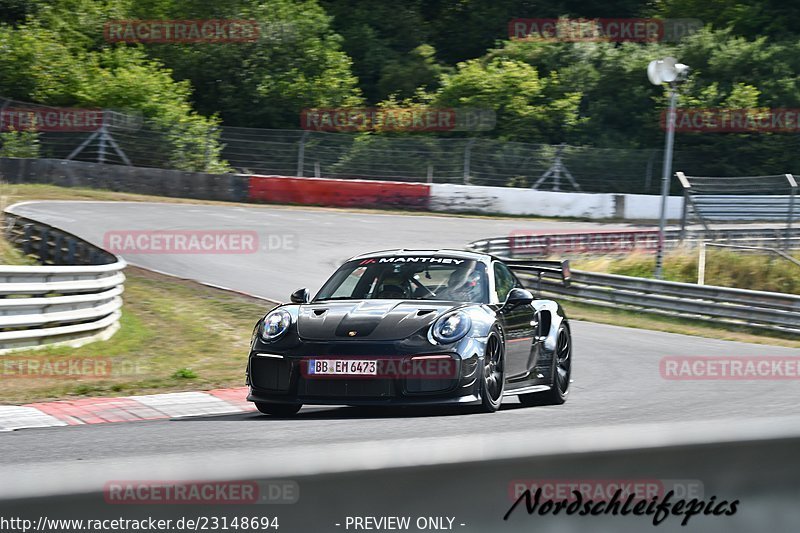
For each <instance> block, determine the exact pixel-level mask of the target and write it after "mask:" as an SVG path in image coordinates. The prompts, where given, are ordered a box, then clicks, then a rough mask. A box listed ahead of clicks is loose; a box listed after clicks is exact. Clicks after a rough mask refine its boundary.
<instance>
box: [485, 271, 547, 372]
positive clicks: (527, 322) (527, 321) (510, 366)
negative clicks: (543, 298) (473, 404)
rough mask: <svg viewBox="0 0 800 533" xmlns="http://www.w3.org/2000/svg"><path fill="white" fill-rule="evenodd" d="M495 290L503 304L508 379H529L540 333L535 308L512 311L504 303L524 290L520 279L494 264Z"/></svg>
mask: <svg viewBox="0 0 800 533" xmlns="http://www.w3.org/2000/svg"><path fill="white" fill-rule="evenodd" d="M493 273H494V286H495V291H496V292H497V298H498V302H499V303H500V311H499V313H498V314H499V317H500V321H501V323H502V325H503V329H504V330H505V334H506V365H505V366H506V379H510V380H512V381H514V380H515V379H523V378H524V377H525V376H527V375H528V373H529V371H530V369H531V368H533V365H534V363H535V361H534V357H533V352H532V349H533V342H534V335H535V332H536V312H535V310H534V309H533V306H531V305H518V306H515V307H512V308H509V309H505V308H503V303H504V302H505V301H506V298H507V297H508V293H509V291H511V289H513V288H514V287H522V284H521V283H520V282H519V280H518V279H517V277H516V276H515V275H514V273H513V272H511V270H510V269H509V268H508V267H507V266H506V265H505V264H503V263H501V262H499V261H495V262H494V264H493Z"/></svg>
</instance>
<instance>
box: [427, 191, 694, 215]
mask: <svg viewBox="0 0 800 533" xmlns="http://www.w3.org/2000/svg"><path fill="white" fill-rule="evenodd" d="M430 195H431V196H430V200H429V207H430V209H431V210H432V211H444V212H480V213H504V214H507V215H534V216H545V217H576V218H588V219H603V218H612V217H613V218H621V219H632V220H657V219H658V218H659V216H660V209H661V198H660V197H659V196H656V195H646V194H606V193H581V192H552V191H537V190H533V189H518V188H514V187H487V186H481V185H455V184H449V183H433V184H431V189H430ZM682 210H683V197H680V196H672V197H670V198H669V201H668V203H667V218H670V219H679V218H681V215H682Z"/></svg>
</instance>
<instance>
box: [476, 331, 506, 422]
mask: <svg viewBox="0 0 800 533" xmlns="http://www.w3.org/2000/svg"><path fill="white" fill-rule="evenodd" d="M505 361H506V359H505V351H504V350H503V343H502V342H501V341H500V335H499V334H498V333H497V331H492V332H491V333H490V334H489V338H488V339H486V352H485V353H484V356H483V373H482V376H481V400H482V403H481V408H480V410H481V411H482V412H484V413H494V412H495V411H497V410H498V409H500V404H501V403H503V391H504V390H505V383H506V373H505Z"/></svg>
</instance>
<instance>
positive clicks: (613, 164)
mask: <svg viewBox="0 0 800 533" xmlns="http://www.w3.org/2000/svg"><path fill="white" fill-rule="evenodd" d="M21 132H22V133H25V134H27V135H29V136H28V137H22V138H20V137H19V135H20V133H21ZM14 143H16V145H17V151H16V152H15V151H14V150H11V149H10V147H13V146H14ZM32 143H35V145H36V146H35V150H31V149H30V148H31V146H29V145H31V144H32ZM0 144H2V146H0V156H6V157H47V158H54V159H70V160H78V161H91V162H99V163H106V164H122V165H132V166H138V167H155V168H170V169H180V170H192V171H205V172H214V173H219V172H240V173H245V174H248V173H253V174H275V175H287V176H317V177H332V178H343V179H383V180H386V179H389V180H398V181H418V182H429V183H463V184H472V185H493V186H501V187H503V186H510V187H524V188H535V189H540V190H551V191H553V190H554V191H584V192H626V193H647V194H658V193H659V190H660V189H659V181H660V173H661V165H662V154H663V151H662V150H657V149H601V148H593V147H581V146H567V145H555V146H554V145H545V144H530V143H520V142H504V141H499V140H495V139H489V138H484V137H477V138H455V137H436V136H433V135H432V134H422V133H420V134H406V135H402V136H401V135H392V134H375V133H328V132H319V131H304V130H270V129H255V128H237V127H216V126H212V127H207V128H206V129H203V130H201V131H198V129H197V127H196V126H195V127H194V128H193V129H191V130H189V126H185V125H180V124H175V125H170V126H169V127H165V126H164V125H163V124H159V123H158V122H156V121H153V120H148V119H146V118H142V117H140V116H136V115H135V114H130V113H121V112H118V111H112V110H97V109H74V108H54V107H48V106H41V105H36V104H27V103H23V102H15V101H13V100H8V99H5V100H0ZM20 145H22V146H20ZM703 159H704V156H703V155H702V154H700V153H698V152H686V153H683V152H680V151H678V152H676V153H675V161H674V167H675V168H676V169H684V170H686V169H693V168H698V167H699V166H700V165H701V164H702V161H703ZM674 186H675V189H674V192H679V185H678V184H677V183H675V184H674Z"/></svg>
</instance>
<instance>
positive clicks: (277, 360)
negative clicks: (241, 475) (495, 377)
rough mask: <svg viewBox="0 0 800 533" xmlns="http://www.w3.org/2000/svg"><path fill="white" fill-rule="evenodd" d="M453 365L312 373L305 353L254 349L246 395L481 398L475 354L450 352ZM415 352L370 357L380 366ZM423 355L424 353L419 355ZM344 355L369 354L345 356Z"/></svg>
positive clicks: (417, 400)
mask: <svg viewBox="0 0 800 533" xmlns="http://www.w3.org/2000/svg"><path fill="white" fill-rule="evenodd" d="M449 356H450V357H451V358H452V362H453V364H454V365H455V366H454V368H453V370H452V372H448V375H446V376H443V375H420V374H419V373H400V374H397V373H391V372H383V371H379V372H378V374H379V375H377V376H357V377H343V376H335V377H332V376H311V375H309V373H308V372H307V365H308V360H309V359H310V357H308V356H292V355H286V354H282V355H279V354H263V353H261V354H259V352H253V353H251V355H250V360H249V364H248V380H247V381H248V385H249V386H250V394H249V395H248V397H247V399H248V400H249V401H253V402H265V403H295V404H296V403H302V404H307V405H308V404H311V405H314V404H316V405H447V404H458V405H465V404H466V405H469V404H473V403H480V401H481V399H480V392H479V391H480V386H479V379H478V378H479V377H480V373H479V369H480V368H482V366H481V365H480V364H479V358H478V356H477V355H473V356H471V357H466V358H464V357H461V356H459V355H458V354H449ZM412 357H420V356H419V355H398V356H385V355H384V356H378V357H373V358H372V359H375V360H376V361H378V366H379V368H383V367H384V366H385V365H388V366H390V365H392V364H395V366H394V367H392V368H398V365H396V363H398V362H400V361H403V360H408V359H410V358H412ZM423 357H424V356H423ZM341 358H343V359H346V358H351V359H370V357H363V356H352V355H350V356H346V357H344V356H343V357H341Z"/></svg>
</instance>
